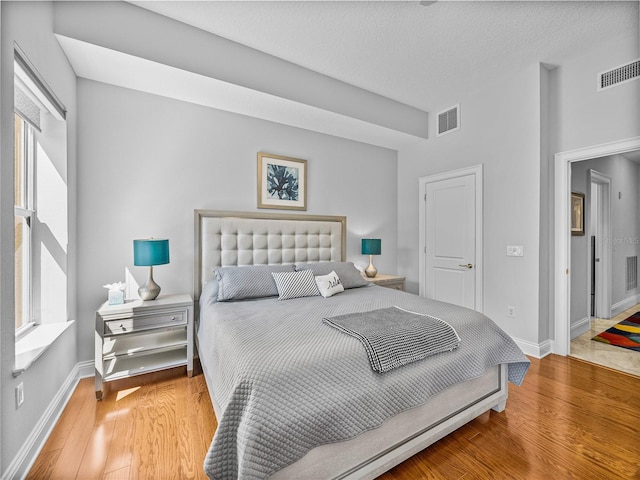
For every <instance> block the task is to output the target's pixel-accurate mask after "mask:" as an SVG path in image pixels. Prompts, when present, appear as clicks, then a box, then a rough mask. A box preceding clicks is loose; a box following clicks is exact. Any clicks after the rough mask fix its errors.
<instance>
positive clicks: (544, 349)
mask: <svg viewBox="0 0 640 480" xmlns="http://www.w3.org/2000/svg"><path fill="white" fill-rule="evenodd" d="M513 341H514V342H516V344H517V345H518V347H520V350H522V352H523V353H524V354H525V355H529V356H530V357H535V358H543V357H546V356H547V355H549V354H550V353H551V340H545V341H544V342H542V343H533V342H529V341H527V340H521V339H519V338H514V339H513Z"/></svg>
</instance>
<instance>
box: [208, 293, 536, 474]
mask: <svg viewBox="0 0 640 480" xmlns="http://www.w3.org/2000/svg"><path fill="white" fill-rule="evenodd" d="M205 303H206V302H205ZM393 305H398V306H401V307H402V308H406V309H407V310H411V311H414V312H418V313H424V314H428V315H433V316H435V317H437V318H440V319H442V320H444V321H446V322H447V323H449V324H450V325H451V326H452V327H453V328H455V330H456V332H457V333H458V335H459V336H460V338H461V342H460V346H459V347H458V348H457V349H455V350H454V351H452V352H445V353H439V354H435V355H432V356H430V357H428V358H426V359H424V360H419V361H416V362H413V363H410V364H407V365H404V366H402V367H400V368H397V369H394V370H392V371H390V372H386V373H378V372H374V371H373V370H372V369H371V367H370V365H369V361H368V359H367V355H366V354H364V352H363V349H362V345H361V344H360V343H359V341H358V340H357V339H355V338H353V337H351V336H349V335H344V334H343V333H341V332H339V331H337V330H335V329H332V328H327V326H326V325H324V324H323V323H322V319H323V318H325V317H332V316H336V315H344V314H348V313H355V312H362V311H366V310H373V309H379V308H385V307H390V306H393ZM197 334H198V341H199V354H200V359H201V362H202V368H203V371H204V374H205V378H206V381H207V386H208V388H209V392H210V394H211V396H212V401H213V403H214V408H215V410H216V416H217V420H218V428H217V430H216V433H215V436H214V438H213V441H212V443H211V447H210V449H209V452H208V453H207V456H206V458H205V462H204V468H205V472H206V473H207V475H209V477H210V478H212V479H234V478H242V479H259V478H266V477H268V476H269V475H270V474H272V473H273V472H276V471H278V470H280V469H281V468H283V467H285V466H287V465H289V464H291V463H294V462H295V461H296V460H298V459H300V458H302V457H303V456H304V455H305V454H306V453H307V452H308V451H309V450H311V449H312V448H314V447H316V446H318V445H323V444H327V443H332V442H336V441H340V440H347V439H350V438H353V437H355V436H357V435H358V434H360V433H362V432H364V431H367V430H370V429H372V428H375V427H377V426H379V425H381V424H382V423H383V422H384V421H385V420H386V419H388V418H389V417H391V416H393V415H395V414H397V413H399V412H402V411H404V410H407V409H409V408H412V407H415V406H417V405H420V404H422V403H424V402H425V401H427V400H428V399H429V397H430V396H432V395H434V394H436V393H438V392H439V391H441V390H443V389H445V388H447V387H448V386H450V385H453V384H455V383H458V382H461V381H464V380H468V379H470V378H475V377H478V376H480V375H482V374H483V372H484V371H485V369H486V368H487V367H490V366H494V365H498V364H501V363H507V364H509V368H508V378H509V380H510V381H511V382H513V383H515V384H518V385H519V384H521V382H522V380H523V378H524V375H525V373H526V371H527V368H528V366H529V361H528V360H527V358H526V357H525V356H524V355H523V354H522V352H521V351H520V349H519V348H518V347H517V345H516V344H515V343H514V342H513V340H512V339H511V338H510V337H509V336H508V335H507V334H506V333H505V332H503V331H502V330H501V329H500V328H499V327H497V325H495V324H494V323H493V322H492V321H491V320H489V319H488V318H487V317H485V316H484V315H481V314H479V313H477V312H474V311H472V310H468V309H465V308H461V307H456V306H453V305H450V304H446V303H440V302H435V301H431V300H427V299H424V298H422V297H418V296H416V295H412V294H408V293H405V292H399V291H396V290H392V289H386V288H382V287H377V286H374V287H363V288H357V289H349V290H346V291H345V292H344V293H340V294H338V295H334V296H333V297H330V298H323V297H306V298H298V299H293V300H286V301H278V300H277V298H268V299H261V300H251V301H243V302H234V303H228V302H227V303H210V304H209V305H207V306H206V307H205V308H203V310H202V312H201V315H200V321H199V325H198V331H197Z"/></svg>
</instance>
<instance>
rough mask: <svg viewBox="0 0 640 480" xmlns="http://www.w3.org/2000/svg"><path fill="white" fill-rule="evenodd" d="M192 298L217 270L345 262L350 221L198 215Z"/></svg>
mask: <svg viewBox="0 0 640 480" xmlns="http://www.w3.org/2000/svg"><path fill="white" fill-rule="evenodd" d="M194 213H195V236H194V239H195V255H194V257H195V265H194V285H193V286H194V299H195V300H196V302H197V300H198V299H199V298H200V292H201V291H202V285H203V283H204V282H206V281H207V280H209V279H210V278H211V276H212V274H213V271H214V269H215V268H216V267H220V266H228V265H267V264H283V263H298V262H300V263H302V262H328V261H335V262H343V261H345V258H346V238H347V237H346V235H347V217H341V216H326V215H325V216H318V215H296V214H274V213H259V212H225V211H215V210H195V212H194Z"/></svg>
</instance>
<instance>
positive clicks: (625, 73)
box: [598, 60, 640, 90]
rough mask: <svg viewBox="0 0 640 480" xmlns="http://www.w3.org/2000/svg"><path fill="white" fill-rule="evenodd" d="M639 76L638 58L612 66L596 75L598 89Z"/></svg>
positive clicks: (613, 85) (639, 63) (639, 64)
mask: <svg viewBox="0 0 640 480" xmlns="http://www.w3.org/2000/svg"><path fill="white" fill-rule="evenodd" d="M637 78H640V60H636V61H634V62H631V63H627V64H626V65H622V66H620V67H616V68H613V69H611V70H608V71H606V72H602V73H600V74H599V75H598V90H604V89H605V88H611V87H615V86H616V85H620V84H622V83H626V82H630V81H631V80H636V79H637Z"/></svg>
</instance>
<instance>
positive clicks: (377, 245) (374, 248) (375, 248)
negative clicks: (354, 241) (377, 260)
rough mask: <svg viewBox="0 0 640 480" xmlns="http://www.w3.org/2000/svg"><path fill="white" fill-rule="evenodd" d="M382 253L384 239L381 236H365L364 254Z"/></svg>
mask: <svg viewBox="0 0 640 480" xmlns="http://www.w3.org/2000/svg"><path fill="white" fill-rule="evenodd" d="M381 253H382V240H380V239H379V238H363V239H362V254H363V255H380V254H381Z"/></svg>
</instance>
